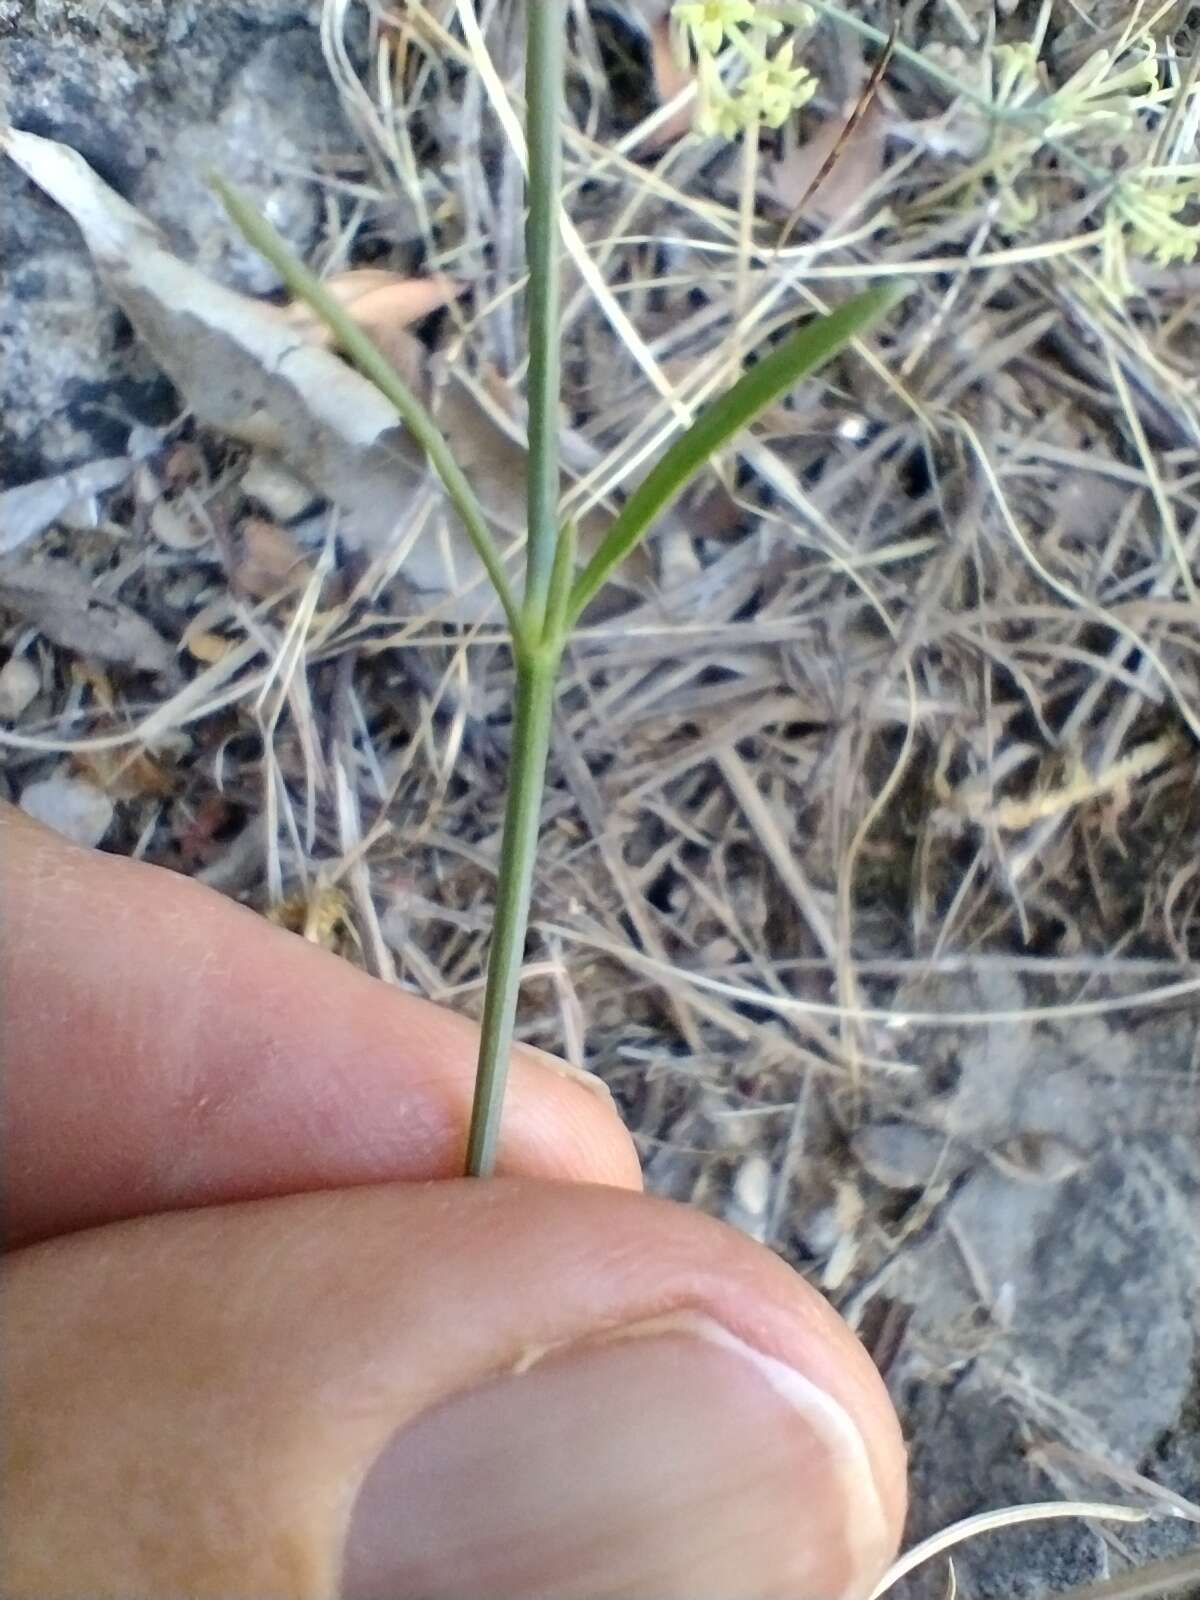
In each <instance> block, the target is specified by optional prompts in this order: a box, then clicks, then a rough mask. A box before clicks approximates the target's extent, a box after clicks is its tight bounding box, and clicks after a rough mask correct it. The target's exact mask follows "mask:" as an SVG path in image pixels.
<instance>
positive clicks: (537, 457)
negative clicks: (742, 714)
mask: <svg viewBox="0 0 1200 1600" xmlns="http://www.w3.org/2000/svg"><path fill="white" fill-rule="evenodd" d="M525 4H526V16H527V23H526V30H527V31H526V42H525V99H526V104H527V107H528V111H527V114H526V134H525V137H526V143H527V145H528V148H529V221H528V224H527V228H526V236H525V253H526V258H527V262H528V267H529V288H528V298H527V305H528V324H529V465H528V480H527V481H528V497H527V516H528V524H527V535H526V537H527V544H526V566H525V611H524V615H525V623H526V626H527V627H528V628H529V630H530V632H531V634H540V633H541V631H542V626H543V624H544V621H545V613H546V597H547V593H548V591H549V587H550V573H551V569H552V567H553V565H554V551H555V546H556V544H557V534H558V496H559V489H560V478H559V464H558V422H559V418H558V410H559V394H560V390H561V385H560V381H559V373H560V358H559V323H560V320H561V318H560V301H561V292H562V291H561V284H560V274H559V229H558V208H559V204H560V196H561V193H562V104H563V74H564V70H565V61H566V32H567V19H566V14H565V9H564V5H563V0H525Z"/></svg>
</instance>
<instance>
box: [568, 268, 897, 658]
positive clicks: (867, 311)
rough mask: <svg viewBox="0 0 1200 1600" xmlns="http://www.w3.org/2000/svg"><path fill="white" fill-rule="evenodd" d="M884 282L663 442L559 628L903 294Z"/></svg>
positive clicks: (817, 321)
mask: <svg viewBox="0 0 1200 1600" xmlns="http://www.w3.org/2000/svg"><path fill="white" fill-rule="evenodd" d="M909 288H910V285H909V284H908V283H907V282H890V283H884V284H881V285H878V286H877V287H875V288H873V289H868V290H867V291H866V293H865V294H860V295H856V296H855V298H854V299H853V300H848V301H847V302H846V304H845V305H844V306H839V307H838V309H837V310H836V311H832V312H830V314H829V315H828V316H826V317H814V318H813V320H812V321H811V322H806V323H805V324H804V326H803V327H802V328H801V329H799V331H798V332H796V333H794V334H792V336H791V337H790V338H789V339H788V340H786V342H785V343H783V344H781V345H780V346H779V348H778V349H776V350H772V351H771V352H770V354H769V355H766V356H764V357H763V358H762V360H761V361H757V362H756V363H755V364H754V366H752V367H751V368H749V370H748V371H747V372H745V373H744V374H743V375H742V377H741V378H739V379H738V381H737V383H735V384H734V386H733V388H732V389H730V390H729V392H728V393H727V394H724V395H722V396H721V398H720V399H719V400H714V401H713V403H712V405H710V406H708V407H707V408H706V409H705V410H704V411H702V412H701V413H700V415H699V416H698V417H697V418H696V420H695V421H694V422H693V423H692V425H691V427H690V428H689V429H688V430H687V432H686V433H684V434H682V435H681V436H680V437H679V438H678V439H676V440H675V442H674V444H672V445H671V446H670V448H669V449H668V450H667V452H666V454H665V455H664V456H663V457H662V459H661V460H660V461H659V462H658V463H657V464H656V465H655V466H653V467H651V469H650V471H649V472H648V473H647V474H646V476H645V477H644V478H643V479H642V481H641V483H639V484H638V486H637V488H636V489H635V490H634V491H633V493H632V494H631V495H630V496H629V499H628V500H626V502H625V504H624V505H623V506H622V508H621V510H620V511H619V512H618V513H617V516H616V517H615V518H614V520H613V523H612V526H611V527H610V528H609V530H608V532H607V533H606V534H605V535H604V539H603V541H602V543H601V545H600V548H599V549H598V550H597V551H596V553H595V555H594V556H593V557H592V559H591V560H590V561H589V562H588V564H587V566H586V567H585V568H584V569H583V571H582V572H581V573H580V575H579V577H578V579H577V580H576V583H575V587H574V588H573V589H572V591H571V602H570V605H569V607H568V609H567V619H566V620H567V627H568V628H570V627H571V626H572V625H573V624H574V623H575V622H576V621H577V620H578V618H579V614H580V612H581V611H582V610H583V608H584V607H585V606H586V605H587V604H588V602H589V601H590V600H591V599H592V597H593V595H595V593H596V591H597V590H598V589H600V588H601V587H602V586H603V585H604V584H605V583H606V582H607V580H608V578H609V577H610V576H611V574H612V572H613V571H614V569H615V568H616V567H617V566H619V565H620V563H621V562H622V561H623V560H624V559H625V557H626V556H627V555H628V554H629V552H630V551H631V550H632V549H633V548H634V546H635V545H636V544H637V543H638V541H639V540H640V539H642V538H643V537H644V536H645V534H646V533H647V531H648V530H649V528H650V526H651V524H652V523H653V522H654V520H655V519H656V518H657V517H659V516H661V515H662V513H663V512H664V511H665V510H666V509H667V507H668V506H669V505H670V504H671V502H672V501H673V500H674V499H675V497H676V496H677V495H678V494H679V493H680V491H681V490H683V489H684V488H685V487H686V486H687V484H688V483H689V482H690V481H691V479H692V478H694V477H695V476H696V474H697V473H698V472H699V471H700V470H701V469H702V468H703V467H704V465H705V463H706V462H707V461H709V460H710V459H711V458H712V457H713V456H714V455H715V454H716V452H717V451H718V450H720V449H722V448H723V447H724V446H725V445H727V444H728V443H729V441H730V440H731V439H732V438H734V436H735V435H736V434H738V433H739V432H740V431H741V430H742V429H743V428H744V427H745V426H746V425H747V423H750V422H753V420H754V418H755V417H756V416H758V414H759V413H760V412H761V411H763V410H765V409H766V407H767V406H769V405H770V404H771V402H772V401H773V400H777V399H778V398H779V396H780V395H782V394H786V393H787V391H788V390H789V389H790V388H791V387H792V385H793V384H794V383H796V382H797V381H798V380H799V379H800V378H803V377H804V376H805V375H806V374H807V373H810V372H812V371H814V370H815V369H816V368H817V367H819V366H822V365H823V364H824V363H825V362H826V361H828V360H829V359H830V358H831V357H832V356H835V355H836V354H837V353H838V351H839V350H841V349H842V348H843V346H844V345H847V344H849V342H850V340H851V339H853V338H855V337H856V336H857V335H858V334H860V333H862V332H863V331H864V330H865V329H866V328H868V327H870V325H871V324H872V323H873V322H876V321H878V319H879V318H880V317H882V316H883V315H884V314H885V313H886V312H888V311H889V310H890V309H891V308H892V306H894V305H896V304H897V302H898V301H900V300H902V299H903V298H904V296H905V295H906V294H908V292H909Z"/></svg>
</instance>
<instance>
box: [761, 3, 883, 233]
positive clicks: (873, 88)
mask: <svg viewBox="0 0 1200 1600" xmlns="http://www.w3.org/2000/svg"><path fill="white" fill-rule="evenodd" d="M899 39H900V23H899V21H898V20H897V21H896V22H894V23H893V24H892V31H891V33H890V34H889V35H888V40H887V43H886V44H885V45H884V47H883V49H882V50H881V51H880V53H879V55H878V57H877V58H876V61H875V65H874V66H873V67H872V68H871V74H870V76H869V77H868V79H867V81H866V83H865V84H864V85H863V90H862V93H861V94H860V95H859V97H858V100H857V102H856V103H855V106H854V109H853V111H851V113H850V115H849V117H847V119H846V123H845V126H844V127H843V128H842V130H841V132H840V133H839V134H838V137H837V140H836V142H835V144H834V146H833V149H832V150H830V152H829V154H828V155H827V156H826V157H825V160H824V161H823V162H822V163H821V165H820V167H819V168H818V169H817V171H816V173H815V175H814V176H813V179H812V181H811V182H810V183H809V185H808V188H807V189H805V191H804V193H803V194H802V195H801V196H800V198H799V200H798V201H797V202H796V204H795V206H794V207H793V209H792V211H791V213H790V215H789V216H788V218H787V221H786V222H785V223H784V225H783V227H782V229H781V230H780V233H779V238H778V239H777V240H776V242H775V253H776V254H777V255H778V253H779V251H781V250H782V249H783V248H784V246H785V245H786V244H787V242H788V240H789V239H790V238H791V236H792V234H793V233H794V232H795V231H796V227H797V225H798V224H799V222H800V220H801V218H802V217H803V216H804V213H805V212H806V211H807V210H808V208H809V205H810V204H811V202H812V200H813V199H814V197H815V196H816V194H817V192H818V190H820V189H821V188H822V187H823V186H824V184H825V182H826V181H827V179H828V178H829V176H830V174H831V173H832V172H833V169H834V168H835V167H836V166H837V164H838V162H839V161H840V160H841V159H842V155H843V153H844V152H845V150H846V147H847V145H848V144H849V143H850V141H851V139H853V138H854V135H855V133H856V132H857V131H858V128H859V126H860V124H861V122H862V120H863V118H864V117H865V116H866V114H867V112H868V111H869V110H870V109H871V106H872V104H873V103H874V100H875V96H876V95H877V94H878V93H879V88H880V85H881V84H882V83H883V80H884V77H885V75H886V73H887V69H888V68H889V67H890V66H891V64H892V57H893V56H894V55H895V53H896V45H897V43H898V42H899Z"/></svg>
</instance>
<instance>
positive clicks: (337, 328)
mask: <svg viewBox="0 0 1200 1600" xmlns="http://www.w3.org/2000/svg"><path fill="white" fill-rule="evenodd" d="M209 182H210V183H211V184H212V187H213V189H214V190H215V191H216V194H217V198H218V199H219V200H220V202H221V204H222V205H223V206H224V207H225V210H226V211H227V212H228V213H229V216H230V218H231V220H232V221H233V222H234V224H235V225H236V226H237V228H238V230H239V231H240V232H241V233H242V235H243V236H244V237H245V238H246V239H247V240H248V241H249V242H250V244H252V245H253V246H254V248H255V249H256V250H257V251H258V252H259V254H260V255H262V256H264V257H265V258H266V259H267V260H268V261H269V262H270V263H271V265H272V266H273V267H274V268H275V270H276V272H277V273H278V274H279V276H280V277H281V278H282V279H283V281H284V284H285V285H286V286H287V288H288V289H289V290H290V291H291V293H292V294H294V295H296V296H297V297H298V298H299V299H301V300H303V301H304V302H305V303H306V304H307V305H309V306H310V307H311V308H312V310H313V311H315V312H316V314H317V316H318V317H320V319H321V321H322V322H323V323H324V324H325V326H326V327H327V328H328V329H329V331H330V333H331V334H332V335H333V337H334V338H335V339H336V340H337V342H338V345H339V346H340V348H341V350H342V353H343V354H344V355H346V356H348V357H349V358H350V360H351V361H352V362H353V363H354V365H355V366H356V367H357V368H358V370H359V371H360V372H361V373H362V375H363V377H365V378H369V379H370V380H371V382H372V383H373V384H374V385H375V387H376V388H377V389H378V390H379V391H380V393H381V394H382V395H384V396H385V397H386V398H387V399H388V400H390V401H391V403H392V404H393V405H394V406H395V408H396V410H397V411H398V412H399V413H400V415H401V417H402V418H403V419H404V424H405V426H406V427H407V428H408V430H409V432H410V433H411V434H412V436H413V438H414V439H415V440H416V441H417V443H418V444H419V445H420V446H421V448H422V450H424V452H425V454H426V456H427V457H428V459H429V463H430V465H431V466H432V467H433V470H434V471H435V472H436V473H437V475H438V477H439V478H440V479H441V481H442V487H443V488H444V489H445V491H446V495H447V498H448V499H449V501H450V503H451V505H452V506H453V507H454V509H455V510H456V511H457V512H458V515H459V517H460V519H461V520H462V524H463V527H464V528H465V529H466V531H467V537H468V538H469V539H470V541H471V543H472V545H474V547H475V553H476V555H478V557H479V559H480V561H481V562H482V564H483V567H484V569H485V571H486V572H487V575H488V577H489V578H490V579H491V581H492V587H493V588H494V589H495V591H496V594H497V596H498V598H499V600H500V604H501V606H502V607H503V608H504V614H505V617H506V618H507V620H508V625H509V628H510V629H511V631H512V633H513V635H514V637H515V636H516V635H517V634H518V633H519V632H520V630H521V626H522V623H521V611H520V607H519V605H518V604H517V599H516V596H515V595H514V593H513V591H512V588H511V586H510V584H509V581H508V574H507V573H506V572H505V570H504V562H503V560H502V559H501V556H500V552H499V550H498V549H497V547H496V543H495V541H494V540H493V538H492V534H491V530H490V528H489V527H488V523H487V518H486V516H485V515H484V511H483V507H482V506H481V505H480V503H479V500H478V498H477V496H476V494H475V491H474V490H473V489H472V487H471V485H470V483H469V482H468V480H467V477H466V475H465V473H464V472H463V470H462V468H461V467H460V466H459V465H458V462H457V461H456V460H455V459H454V456H453V455H452V453H451V451H450V446H449V445H448V444H447V443H446V440H445V439H444V438H443V436H442V432H441V430H440V428H439V427H438V425H437V423H436V422H435V421H434V420H433V418H432V417H431V416H430V414H429V412H428V411H427V410H426V409H425V407H424V406H423V405H422V404H421V402H420V400H418V399H417V397H416V395H415V394H414V393H413V392H412V390H411V389H410V388H409V387H408V385H407V384H406V383H405V381H404V379H403V378H402V377H401V376H400V374H399V373H398V372H397V371H396V369H395V367H393V366H392V364H391V362H390V361H389V360H388V359H387V357H386V356H385V355H384V354H383V353H382V352H381V351H380V350H379V349H378V348H377V347H376V345H375V344H374V342H373V341H372V340H371V339H370V337H369V336H368V335H367V334H365V333H364V332H363V330H362V329H361V328H360V327H359V326H358V324H357V323H356V322H355V321H354V319H353V317H351V316H350V314H349V313H348V312H347V310H346V308H345V307H344V306H343V305H341V304H340V303H339V302H338V301H337V300H335V299H334V297H333V296H332V295H331V294H330V293H329V291H328V289H326V287H325V285H324V284H323V283H322V282H321V280H320V279H319V278H318V277H316V276H315V274H313V273H311V272H310V271H309V270H308V268H307V267H306V266H305V265H304V264H303V262H301V261H298V260H297V259H296V257H295V256H294V255H293V254H292V252H291V251H290V250H289V249H288V247H287V245H286V244H285V243H284V242H283V240H282V239H281V238H280V236H279V234H278V233H276V231H275V229H274V228H273V227H272V226H271V224H270V223H269V222H268V221H267V219H266V218H265V217H263V216H260V215H259V213H258V212H257V211H256V210H255V209H254V207H253V206H252V205H251V204H250V202H249V201H248V200H247V199H246V197H245V195H243V194H241V193H240V192H239V191H238V190H237V189H235V188H234V186H233V185H232V184H231V183H227V182H226V181H225V179H224V178H222V177H220V176H219V175H218V174H216V173H212V174H210V175H209Z"/></svg>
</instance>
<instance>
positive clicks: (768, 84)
mask: <svg viewBox="0 0 1200 1600" xmlns="http://www.w3.org/2000/svg"><path fill="white" fill-rule="evenodd" d="M671 17H672V22H673V24H674V28H675V39H676V44H677V47H678V49H679V52H680V55H681V57H683V58H684V59H687V60H691V59H694V60H695V63H696V71H697V77H698V82H699V88H700V112H699V118H698V123H697V126H698V129H699V131H700V132H701V133H707V134H714V133H715V134H719V135H721V136H722V137H723V138H727V139H732V138H734V137H735V136H736V135H737V134H739V133H741V132H742V131H743V130H744V129H746V128H750V127H754V126H758V125H761V126H763V127H767V128H781V127H782V126H783V124H784V123H785V122H786V121H787V120H788V118H789V117H790V116H791V115H792V113H793V112H794V111H798V110H799V109H800V107H801V106H802V105H805V104H807V102H808V101H809V100H811V98H812V96H813V95H814V94H815V92H816V89H817V80H816V78H815V77H814V76H813V74H812V73H811V72H810V71H809V70H808V68H807V67H805V66H798V65H797V64H796V63H795V61H794V59H793V57H794V52H795V40H794V38H793V37H792V36H791V34H790V33H789V35H788V37H786V38H784V39H782V40H781V39H780V35H781V34H782V33H783V32H784V23H783V21H782V20H781V19H780V17H779V16H778V15H774V16H767V15H765V14H764V11H763V8H762V7H761V6H756V5H754V4H753V0H679V3H678V4H677V5H675V6H674V7H673V8H672V12H671ZM814 20H815V19H814V17H813V14H812V12H811V11H809V9H808V7H807V6H791V7H788V8H787V21H788V23H789V24H790V26H791V27H793V28H795V27H809V26H811V24H812V22H813V21H814Z"/></svg>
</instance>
